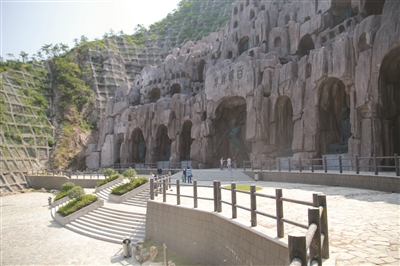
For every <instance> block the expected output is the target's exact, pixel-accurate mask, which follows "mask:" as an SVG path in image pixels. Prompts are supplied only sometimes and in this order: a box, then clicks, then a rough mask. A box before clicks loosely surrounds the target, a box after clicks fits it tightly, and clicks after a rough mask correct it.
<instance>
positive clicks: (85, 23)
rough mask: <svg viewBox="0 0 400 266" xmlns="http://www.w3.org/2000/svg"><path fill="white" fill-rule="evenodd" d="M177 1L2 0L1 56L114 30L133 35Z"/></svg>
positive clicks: (70, 42) (161, 15) (174, 5)
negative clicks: (141, 26) (135, 30)
mask: <svg viewBox="0 0 400 266" xmlns="http://www.w3.org/2000/svg"><path fill="white" fill-rule="evenodd" d="M179 2H180V0H108V1H101V0H98V1H93V0H64V1H60V0H47V1H46V0H41V1H32V0H26V1H13V0H1V7H0V8H1V25H0V27H1V32H0V34H1V35H0V40H1V45H0V54H1V56H2V57H3V58H4V59H5V60H7V59H10V58H9V57H8V56H7V54H8V53H12V54H14V56H15V57H18V55H19V54H20V52H21V51H24V52H26V53H28V54H29V57H30V56H31V55H32V54H35V53H36V52H37V51H38V50H39V49H40V48H41V47H42V46H43V45H44V44H53V45H54V44H58V43H64V44H67V45H68V46H69V47H70V48H72V47H73V46H74V42H73V40H74V39H75V38H77V39H80V37H81V36H82V35H85V36H86V37H88V38H89V40H90V41H91V40H94V38H101V37H102V36H103V35H104V33H106V32H110V29H113V30H114V31H115V32H119V31H121V30H123V31H124V33H126V34H132V33H133V29H134V28H135V27H136V25H137V24H143V25H144V26H145V27H146V28H148V26H150V25H151V24H152V23H154V22H157V21H159V20H161V19H162V18H164V17H165V16H167V14H168V13H170V12H172V10H174V9H176V8H177V5H178V3H179Z"/></svg>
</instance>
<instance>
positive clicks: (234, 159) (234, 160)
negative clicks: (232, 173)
mask: <svg viewBox="0 0 400 266" xmlns="http://www.w3.org/2000/svg"><path fill="white" fill-rule="evenodd" d="M232 163H233V167H235V170H236V164H237V162H236V157H235V156H233V158H232Z"/></svg>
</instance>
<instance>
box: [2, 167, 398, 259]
mask: <svg viewBox="0 0 400 266" xmlns="http://www.w3.org/2000/svg"><path fill="white" fill-rule="evenodd" d="M215 173H216V171H215V170H214V171H207V170H194V171H193V174H194V179H196V180H198V182H199V184H210V185H211V183H212V180H221V181H222V184H229V183H231V182H236V183H237V184H256V185H258V186H261V187H263V189H262V190H260V191H259V192H261V193H265V194H271V195H274V189H275V188H282V189H283V195H284V197H289V198H296V199H301V200H308V201H310V200H311V197H312V193H315V192H321V193H324V194H326V195H327V202H328V221H329V238H330V256H331V258H330V259H329V260H327V261H326V262H325V263H324V265H400V254H399V239H400V226H399V221H400V208H399V206H400V205H399V200H400V199H399V194H395V193H386V192H379V191H373V190H363V189H354V188H343V187H326V186H318V185H303V184H289V183H276V182H261V181H258V182H255V181H253V180H251V179H250V178H248V177H246V176H245V175H244V174H242V173H241V172H239V171H237V172H236V173H235V171H233V173H231V172H228V171H226V170H224V171H221V172H220V173H219V172H218V176H215V175H216V174H215ZM179 177H180V175H179V174H178V175H175V176H174V178H173V179H176V178H179ZM173 182H175V181H173ZM203 189H204V190H207V189H208V188H199V195H201V193H202V190H203ZM190 191H191V189H190V187H182V188H181V193H182V194H185V193H187V194H188V195H190ZM227 192H229V191H227ZM204 193H208V194H207V197H210V196H212V193H210V192H209V191H208V192H204ZM224 193H225V192H224ZM49 196H51V197H53V195H52V194H49V193H41V192H31V193H21V194H17V195H9V196H3V197H0V200H1V247H0V249H1V257H0V265H140V264H139V263H137V262H136V261H135V260H134V259H133V258H124V257H123V255H122V244H121V245H118V244H113V243H108V242H104V241H101V240H96V239H92V238H89V237H86V236H83V235H80V234H77V233H75V232H72V231H70V230H68V229H66V228H63V227H61V226H60V225H59V224H58V223H56V222H55V221H53V219H52V217H51V214H50V208H49V206H48V197H49ZM224 196H227V195H224V194H223V197H224ZM247 196H248V195H245V196H241V198H240V203H239V204H240V205H246V204H248V201H249V199H248V197H247ZM157 200H161V199H160V197H159V198H158V199H157ZM266 200H267V199H266ZM167 201H168V202H169V203H171V204H172V203H175V202H176V200H175V199H173V196H168V199H167ZM181 203H182V205H184V206H185V205H187V206H192V204H193V201H192V200H191V199H189V198H181ZM260 203H261V202H260ZM210 204H212V202H210V201H199V209H206V210H211V211H212V210H213V208H212V207H211V206H210ZM262 205H263V206H269V205H271V204H267V203H265V204H262ZM266 208H268V207H266ZM222 209H223V212H222V213H221V215H224V216H226V217H230V215H231V213H230V207H229V206H226V205H223V208H222ZM284 211H285V216H286V215H288V216H289V217H290V219H292V218H293V219H296V218H298V219H299V220H300V222H304V221H305V219H306V218H305V217H306V216H307V211H306V209H305V210H304V215H303V212H301V211H300V212H299V211H298V210H297V207H295V206H291V204H286V203H285V204H284ZM266 212H269V210H268V209H267V210H266ZM291 213H293V217H291V216H290V214H291ZM247 216H248V214H247V213H246V212H245V211H239V212H238V217H240V218H239V219H237V220H238V221H240V222H242V223H243V224H245V225H248V226H249V227H250V222H249V221H250V220H249V219H248V217H247ZM258 217H259V218H258V224H259V226H257V227H254V229H256V230H260V231H261V232H264V233H268V234H272V235H270V236H271V237H275V236H276V235H274V234H275V231H274V228H275V221H274V220H271V219H269V218H266V217H265V218H263V217H260V216H258ZM296 230H299V229H296V228H293V227H290V226H286V225H285V234H288V233H293V234H295V233H302V232H301V231H299V232H296ZM283 241H285V239H283Z"/></svg>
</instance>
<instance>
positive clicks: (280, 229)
mask: <svg viewBox="0 0 400 266" xmlns="http://www.w3.org/2000/svg"><path fill="white" fill-rule="evenodd" d="M281 198H282V189H281V188H277V189H275V206H276V233H277V236H278V237H279V238H282V237H283V235H284V233H285V228H284V226H283V221H282V218H283V201H282V200H281Z"/></svg>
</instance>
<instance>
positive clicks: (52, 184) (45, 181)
mask: <svg viewBox="0 0 400 266" xmlns="http://www.w3.org/2000/svg"><path fill="white" fill-rule="evenodd" d="M100 180H101V179H72V178H71V179H69V178H68V177H66V176H26V181H27V183H28V185H29V187H31V188H47V189H57V190H60V189H61V188H62V185H63V184H64V183H67V182H72V183H74V184H75V185H77V186H81V187H82V188H94V187H95V186H96V185H97V182H99V181H100Z"/></svg>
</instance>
